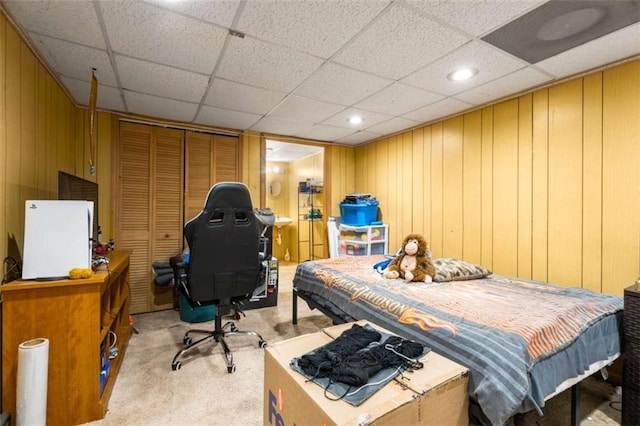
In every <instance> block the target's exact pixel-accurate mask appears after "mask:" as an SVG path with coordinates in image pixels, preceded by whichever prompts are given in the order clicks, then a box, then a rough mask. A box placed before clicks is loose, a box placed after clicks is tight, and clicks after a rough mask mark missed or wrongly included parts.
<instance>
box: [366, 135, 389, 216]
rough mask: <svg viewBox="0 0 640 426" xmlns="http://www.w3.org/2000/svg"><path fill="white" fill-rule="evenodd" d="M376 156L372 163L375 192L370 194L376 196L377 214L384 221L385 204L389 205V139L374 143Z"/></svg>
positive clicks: (387, 213) (387, 214)
mask: <svg viewBox="0 0 640 426" xmlns="http://www.w3.org/2000/svg"><path fill="white" fill-rule="evenodd" d="M376 158H377V160H378V161H377V163H376V164H375V165H374V167H375V170H376V192H375V193H371V196H373V197H376V199H377V200H378V203H379V204H378V205H379V207H378V214H379V215H381V220H382V221H384V222H385V223H387V222H388V217H389V212H388V211H387V206H389V196H390V194H389V192H390V189H391V188H389V164H388V161H389V140H388V139H383V140H382V141H380V142H379V143H377V144H376Z"/></svg>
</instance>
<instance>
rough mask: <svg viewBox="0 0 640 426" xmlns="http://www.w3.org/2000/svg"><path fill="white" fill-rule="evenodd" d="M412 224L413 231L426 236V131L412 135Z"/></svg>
mask: <svg viewBox="0 0 640 426" xmlns="http://www.w3.org/2000/svg"><path fill="white" fill-rule="evenodd" d="M411 138H412V142H411V180H412V189H411V206H412V207H411V223H412V230H413V232H415V233H418V234H420V235H423V236H424V235H425V230H426V229H425V225H424V219H425V217H426V215H425V214H424V212H425V202H424V175H425V172H428V170H425V169H426V167H425V164H424V162H423V161H424V129H423V128H420V129H416V130H414V131H413V132H412V135H411Z"/></svg>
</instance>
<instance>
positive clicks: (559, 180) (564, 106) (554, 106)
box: [548, 79, 582, 287]
mask: <svg viewBox="0 0 640 426" xmlns="http://www.w3.org/2000/svg"><path fill="white" fill-rule="evenodd" d="M549 183H550V185H549V210H548V211H549V217H548V223H549V228H548V232H549V238H548V242H549V247H548V250H549V251H548V256H549V257H548V268H549V277H548V279H549V281H550V282H555V283H562V284H565V285H570V286H577V287H580V286H581V285H582V80H581V79H577V80H572V81H569V82H567V83H564V84H560V85H557V86H553V87H551V88H549Z"/></svg>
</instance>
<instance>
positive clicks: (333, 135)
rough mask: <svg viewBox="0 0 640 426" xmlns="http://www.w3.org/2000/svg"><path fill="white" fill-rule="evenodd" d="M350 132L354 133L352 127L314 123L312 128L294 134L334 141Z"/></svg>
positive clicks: (318, 139) (300, 136)
mask: <svg viewBox="0 0 640 426" xmlns="http://www.w3.org/2000/svg"><path fill="white" fill-rule="evenodd" d="M352 133H354V130H353V129H345V128H342V127H333V126H325V125H323V124H316V125H315V126H313V127H312V128H310V129H308V130H305V131H303V132H300V133H297V134H295V135H294V136H297V137H299V138H307V139H314V140H317V141H335V140H336V139H340V138H342V137H345V136H347V135H350V134H352Z"/></svg>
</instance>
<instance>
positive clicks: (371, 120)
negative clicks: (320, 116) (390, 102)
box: [322, 108, 392, 131]
mask: <svg viewBox="0 0 640 426" xmlns="http://www.w3.org/2000/svg"><path fill="white" fill-rule="evenodd" d="M354 115H358V116H360V117H362V119H363V121H362V123H360V124H351V123H349V122H348V121H347V120H349V118H350V117H352V116H354ZM391 117H392V116H390V115H387V114H380V113H377V112H372V111H364V110H361V109H357V108H349V109H346V110H344V111H342V112H339V113H338V114H336V115H334V116H333V117H331V118H329V119H328V120H325V121H323V122H322V124H326V125H328V126H336V127H344V128H347V129H353V130H354V131H355V130H362V129H364V128H366V127H369V126H373V125H374V124H378V123H382V122H383V121H387V120H388V119H390V118H391Z"/></svg>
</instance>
